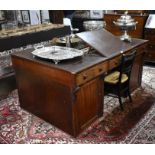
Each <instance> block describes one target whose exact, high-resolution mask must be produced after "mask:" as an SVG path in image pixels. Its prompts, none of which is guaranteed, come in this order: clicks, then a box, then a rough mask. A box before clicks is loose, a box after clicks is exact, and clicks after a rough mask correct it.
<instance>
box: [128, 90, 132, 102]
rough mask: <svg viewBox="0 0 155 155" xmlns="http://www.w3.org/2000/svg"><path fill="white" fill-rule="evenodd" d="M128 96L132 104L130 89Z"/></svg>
mask: <svg viewBox="0 0 155 155" xmlns="http://www.w3.org/2000/svg"><path fill="white" fill-rule="evenodd" d="M128 96H129V99H130V102H132V97H131V93H130V90H129V88H128Z"/></svg>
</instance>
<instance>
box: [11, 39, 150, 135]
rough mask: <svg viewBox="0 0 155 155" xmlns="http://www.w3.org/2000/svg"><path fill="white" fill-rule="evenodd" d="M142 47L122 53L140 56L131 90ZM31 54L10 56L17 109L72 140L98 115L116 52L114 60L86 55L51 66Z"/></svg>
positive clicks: (136, 80) (138, 78) (138, 65)
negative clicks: (17, 99) (107, 76)
mask: <svg viewBox="0 0 155 155" xmlns="http://www.w3.org/2000/svg"><path fill="white" fill-rule="evenodd" d="M146 44H147V41H142V40H136V41H135V40H134V41H133V43H131V44H130V46H131V47H130V48H128V49H127V50H125V53H126V52H131V51H132V50H133V49H134V48H136V49H139V50H137V53H140V54H137V58H136V61H135V64H134V69H133V72H132V77H131V78H132V83H133V85H132V86H133V89H136V88H137V87H139V86H140V84H141V75H142V64H143V63H142V62H143V53H144V50H143V48H142V47H143V46H144V47H145V46H146ZM141 50H143V51H141ZM31 51H32V50H29V51H25V52H23V53H22V52H21V53H15V54H13V55H12V62H13V66H14V69H15V73H16V79H17V84H18V92H19V100H20V105H21V107H22V108H24V109H25V110H27V111H30V112H31V113H33V114H35V115H37V116H38V117H40V118H42V119H44V120H46V121H48V122H49V123H51V124H53V125H55V126H56V127H58V128H60V129H61V130H63V131H65V132H67V133H69V134H70V135H72V136H74V137H76V136H77V135H79V134H80V133H81V132H82V131H83V130H84V129H85V128H86V127H88V126H89V125H90V124H91V123H92V122H94V121H95V120H96V119H97V118H99V117H101V116H102V114H103V97H104V92H103V90H104V88H103V87H104V84H103V81H104V73H105V72H106V71H107V70H110V69H112V68H113V67H115V66H113V65H112V67H109V65H108V64H112V61H113V59H114V60H115V59H117V57H119V56H120V53H117V52H116V53H113V55H115V56H114V57H112V56H111V54H110V55H109V57H103V56H101V55H99V54H92V55H91V54H87V55H85V56H84V57H82V58H80V59H74V60H69V61H64V62H62V63H60V64H58V65H55V64H54V63H51V62H47V61H44V60H40V59H36V58H34V57H33V56H32V54H31ZM114 64H115V63H114ZM110 66H111V65H110ZM116 66H117V65H116ZM101 68H102V69H103V70H101ZM85 74H86V75H87V77H86V79H83V78H85V77H84V76H85Z"/></svg>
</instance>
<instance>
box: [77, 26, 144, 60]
mask: <svg viewBox="0 0 155 155" xmlns="http://www.w3.org/2000/svg"><path fill="white" fill-rule="evenodd" d="M77 36H78V37H80V38H81V39H82V40H83V41H85V42H86V43H88V44H89V45H90V46H92V47H93V48H94V49H96V50H97V51H98V52H99V53H101V54H102V55H103V56H106V57H108V58H111V57H114V56H116V55H118V54H120V52H121V51H123V52H126V51H128V50H131V49H133V48H134V47H136V46H139V45H141V44H143V43H146V42H147V41H146V40H142V39H135V38H133V39H132V42H123V41H121V40H120V39H119V38H118V37H116V36H114V35H113V34H111V33H110V32H108V31H107V30H105V29H101V30H97V31H88V32H82V33H78V34H77Z"/></svg>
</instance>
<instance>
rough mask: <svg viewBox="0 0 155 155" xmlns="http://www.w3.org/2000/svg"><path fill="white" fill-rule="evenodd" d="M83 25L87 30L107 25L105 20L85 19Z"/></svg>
mask: <svg viewBox="0 0 155 155" xmlns="http://www.w3.org/2000/svg"><path fill="white" fill-rule="evenodd" d="M83 26H84V28H85V30H86V31H92V30H99V29H102V28H103V27H104V26H105V22H104V21H95V20H94V21H93V20H91V21H84V22H83Z"/></svg>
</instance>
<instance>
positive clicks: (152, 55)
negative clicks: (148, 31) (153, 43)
mask: <svg viewBox="0 0 155 155" xmlns="http://www.w3.org/2000/svg"><path fill="white" fill-rule="evenodd" d="M146 61H154V62H155V51H149V52H148V53H147V55H146Z"/></svg>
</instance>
